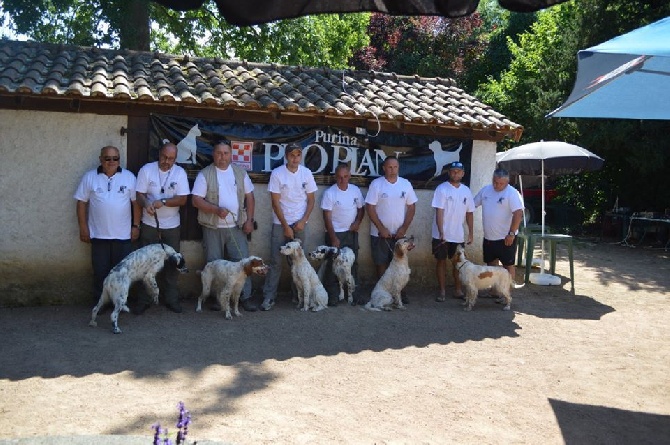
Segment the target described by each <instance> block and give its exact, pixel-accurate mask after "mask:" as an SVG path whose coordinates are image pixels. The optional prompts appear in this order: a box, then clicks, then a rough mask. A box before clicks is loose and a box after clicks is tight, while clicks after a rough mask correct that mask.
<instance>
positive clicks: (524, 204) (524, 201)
mask: <svg viewBox="0 0 670 445" xmlns="http://www.w3.org/2000/svg"><path fill="white" fill-rule="evenodd" d="M521 177H522V175H519V190H520V191H521V204H522V205H523V228H524V229H525V228H526V227H527V224H526V200H525V199H524V198H523V179H521Z"/></svg>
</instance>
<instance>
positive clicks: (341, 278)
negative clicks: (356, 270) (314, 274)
mask: <svg viewBox="0 0 670 445" xmlns="http://www.w3.org/2000/svg"><path fill="white" fill-rule="evenodd" d="M309 257H310V258H312V259H314V260H321V261H323V263H322V265H321V266H322V267H324V266H325V265H326V264H328V260H332V264H333V266H332V267H333V273H334V274H335V276H336V277H337V282H338V283H339V285H340V295H339V297H338V298H339V300H340V301H342V300H344V295H345V291H346V294H347V301H348V302H349V303H350V304H351V303H353V301H354V289H355V288H356V283H355V281H354V277H353V275H352V274H351V267H352V266H353V265H354V261H356V255H355V254H354V251H353V250H351V248H349V247H343V248H341V249H340V248H338V247H332V246H319V247H317V248H316V250H314V251H313V252H310V253H309ZM319 271H320V270H319ZM319 278H321V279H322V281H323V277H322V276H320V277H319Z"/></svg>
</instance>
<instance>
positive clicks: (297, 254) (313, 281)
mask: <svg viewBox="0 0 670 445" xmlns="http://www.w3.org/2000/svg"><path fill="white" fill-rule="evenodd" d="M279 251H280V252H281V254H282V255H286V256H288V257H290V258H291V277H292V278H293V283H294V284H295V287H296V289H297V291H298V308H300V310H302V311H307V310H311V311H313V312H317V311H320V310H323V309H326V307H327V305H328V293H327V292H326V289H325V288H324V287H323V284H321V281H319V277H318V276H317V274H316V271H315V270H314V268H313V267H312V265H311V264H309V261H307V258H306V257H305V253H304V252H303V250H302V246H301V244H300V240H293V241H290V242H288V243H286V244H285V245H283V246H281V248H280V249H279Z"/></svg>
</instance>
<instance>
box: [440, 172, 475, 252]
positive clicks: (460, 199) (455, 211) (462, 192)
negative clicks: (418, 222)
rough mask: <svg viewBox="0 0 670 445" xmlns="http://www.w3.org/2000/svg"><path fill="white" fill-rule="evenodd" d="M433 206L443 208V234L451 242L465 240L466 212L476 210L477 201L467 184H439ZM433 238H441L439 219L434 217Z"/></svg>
mask: <svg viewBox="0 0 670 445" xmlns="http://www.w3.org/2000/svg"><path fill="white" fill-rule="evenodd" d="M432 206H433V208H435V209H443V210H444V218H443V221H442V234H443V235H444V239H445V240H447V241H449V242H450V243H463V242H465V230H464V229H463V223H464V222H465V214H466V213H471V212H474V211H475V202H474V199H473V197H472V192H471V191H470V188H468V186H467V185H465V184H459V186H458V187H454V186H453V185H452V184H451V183H450V182H448V181H447V182H443V183H442V184H440V185H438V186H437V188H436V189H435V193H434V194H433V203H432ZM432 235H433V238H435V239H440V232H439V230H438V227H437V220H436V219H435V218H433V230H432Z"/></svg>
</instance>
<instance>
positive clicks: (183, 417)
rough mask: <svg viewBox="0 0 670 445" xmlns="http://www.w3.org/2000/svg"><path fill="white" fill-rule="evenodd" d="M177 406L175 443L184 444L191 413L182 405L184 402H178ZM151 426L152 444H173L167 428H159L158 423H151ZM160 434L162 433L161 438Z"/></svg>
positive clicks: (177, 444)
mask: <svg viewBox="0 0 670 445" xmlns="http://www.w3.org/2000/svg"><path fill="white" fill-rule="evenodd" d="M177 408H178V409H179V418H178V419H177V424H176V425H175V426H176V427H177V428H178V431H177V442H176V445H182V444H184V445H186V435H187V434H188V425H189V424H190V423H191V413H190V412H189V411H188V410H187V409H186V407H185V406H184V402H179V404H178V405H177ZM151 428H152V429H153V430H154V442H153V445H173V442H172V440H170V438H169V437H168V430H167V428H161V424H160V423H155V424H153V425H152V426H151ZM161 434H162V435H163V437H162V438H161ZM194 445H195V442H194Z"/></svg>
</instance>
